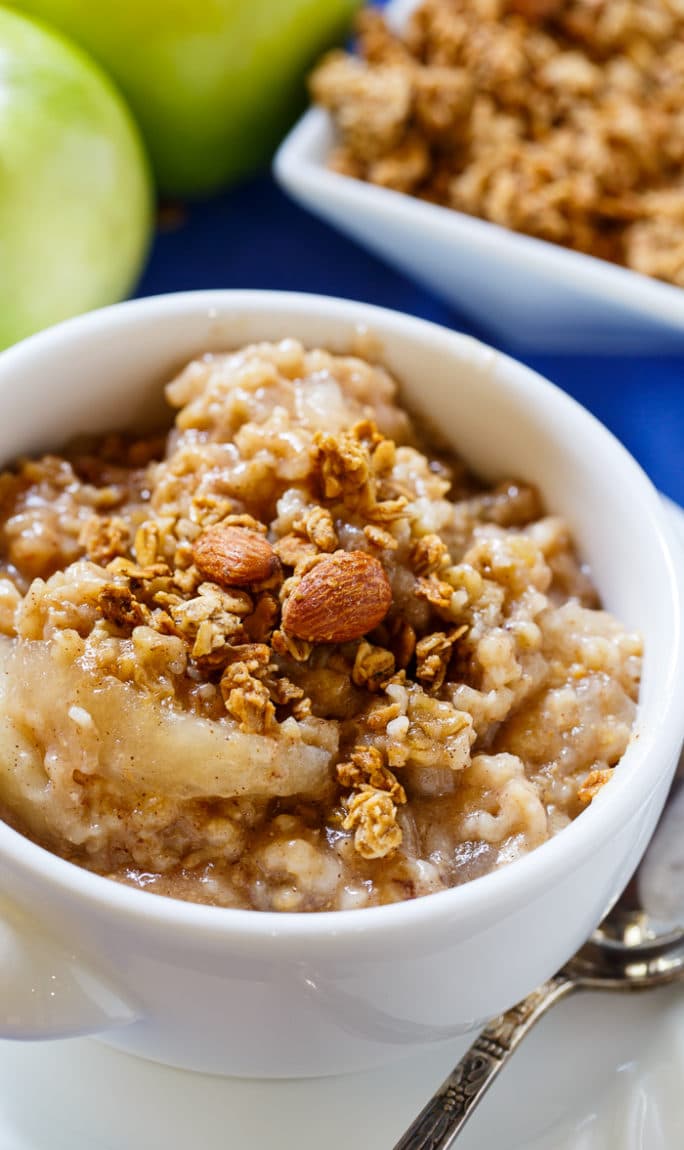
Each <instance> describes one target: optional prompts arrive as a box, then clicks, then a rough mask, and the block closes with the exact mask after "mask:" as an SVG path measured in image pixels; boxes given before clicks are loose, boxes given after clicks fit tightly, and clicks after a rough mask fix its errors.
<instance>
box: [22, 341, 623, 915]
mask: <svg viewBox="0 0 684 1150" xmlns="http://www.w3.org/2000/svg"><path fill="white" fill-rule="evenodd" d="M396 390H397V385H396V383H395V381H394V379H393V378H392V377H391V376H390V375H389V373H388V372H387V371H386V370H385V369H384V368H382V367H381V366H378V365H376V364H372V363H370V362H368V361H366V360H365V359H362V358H360V357H358V356H338V355H333V354H331V353H329V352H327V351H325V350H320V349H313V350H305V349H304V348H303V347H302V346H301V344H299V343H298V342H296V341H295V340H292V339H289V340H284V341H282V342H280V343H278V344H258V345H251V346H249V347H245V348H242V349H240V350H238V351H235V352H232V353H227V354H207V355H205V356H203V357H201V358H198V359H196V360H194V361H193V362H192V363H190V364H188V366H187V367H185V368H184V370H183V371H181V373H180V374H179V375H178V376H177V377H176V378H175V379H173V380H172V381H171V382H170V383H169V384H168V386H167V388H166V395H167V398H168V401H169V403H170V405H171V407H172V408H175V409H176V411H177V414H176V418H175V423H174V426H173V428H172V429H171V431H170V432H169V433H168V435H167V436H162V435H158V436H148V437H146V438H144V439H141V438H138V439H135V438H131V437H126V436H121V435H108V436H106V437H103V438H102V439H100V440H99V441H98V442H96V443H91V444H88V445H76V446H74V447H71V448H69V449H68V450H66V451H65V452H64V453H63V454H61V455H45V456H43V457H41V458H38V459H24V460H21V461H19V462H18V463H17V464H16V466H14V467H13V468H11V469H10V470H8V471H5V472H4V473H3V474H2V476H0V530H1V533H2V534H1V540H2V550H1V554H0V564H1V567H0V631H1V632H2V636H3V637H2V640H1V643H2V645H1V647H0V660H1V663H2V675H1V676H0V747H1V748H2V754H1V755H0V810H1V812H2V816H3V817H4V819H5V820H6V821H7V822H9V823H10V824H11V825H13V826H14V827H16V828H17V829H18V830H20V831H22V832H23V833H25V834H27V835H28V836H30V837H31V838H32V839H34V840H35V841H37V842H39V843H40V844H42V845H43V846H45V847H47V848H48V849H49V850H51V851H53V852H55V853H57V854H59V855H61V856H63V857H65V858H67V859H69V860H71V861H72V862H74V863H77V864H79V865H81V866H84V867H87V868H88V869H91V870H93V871H96V872H98V873H100V874H102V875H106V876H108V877H111V878H114V879H117V880H119V881H122V882H125V883H129V884H132V885H134V886H138V887H143V888H146V889H148V890H151V891H155V892H157V893H161V894H167V895H172V896H175V897H179V898H184V899H189V900H193V901H199V902H205V903H213V904H216V905H220V906H228V907H242V908H254V909H258V910H278V911H316V910H335V909H351V908H356V907H364V906H369V905H377V904H380V903H388V902H394V901H397V900H401V899H407V898H413V897H417V896H420V895H425V894H429V893H431V892H434V891H440V890H444V889H446V888H448V887H451V886H455V885H458V884H460V883H462V882H464V881H466V880H469V879H472V878H476V877H477V876H479V875H482V874H484V873H486V872H488V871H491V870H493V869H495V868H497V867H499V866H501V865H503V864H505V863H508V862H510V861H512V860H514V859H516V858H517V857H519V856H520V855H522V854H525V853H526V852H528V851H530V850H532V849H533V848H535V847H536V846H538V845H539V844H541V843H543V842H544V841H545V840H547V839H548V838H550V837H551V836H553V835H554V834H556V833H557V832H558V831H560V830H562V829H563V828H564V827H565V826H567V824H568V823H569V822H570V821H571V820H572V819H574V818H575V817H576V816H577V815H578V814H579V813H580V812H581V811H582V809H583V807H585V806H586V805H587V804H588V803H589V802H591V800H592V798H593V797H594V796H595V794H596V793H597V792H598V791H599V790H600V789H601V788H602V786H603V785H604V784H605V783H606V782H607V781H608V780H609V779H610V776H611V772H612V770H613V768H614V767H615V765H616V764H617V763H618V761H619V759H620V757H621V756H622V754H623V752H624V750H625V748H626V746H627V744H628V742H629V739H630V732H631V727H632V723H633V719H634V714H635V707H636V700H637V696H638V684H639V674H640V656H641V642H640V639H639V637H638V636H637V635H635V634H633V633H630V632H629V631H627V630H626V629H625V628H624V627H623V626H621V625H620V624H619V623H618V622H617V621H616V620H615V619H613V618H612V617H611V616H610V615H609V614H607V613H606V612H604V611H603V610H600V609H599V606H598V599H597V595H596V591H595V589H594V587H593V584H592V582H591V579H590V576H589V573H588V572H587V570H586V568H585V566H584V565H583V564H582V563H581V561H580V560H579V559H578V557H577V555H576V553H575V550H574V547H573V543H572V540H571V538H570V535H569V532H568V529H567V526H566V525H565V523H564V522H563V521H562V520H561V519H559V518H558V517H557V516H554V515H552V514H548V513H546V511H545V509H544V507H543V503H542V500H541V497H540V495H539V493H538V492H537V491H536V489H535V488H534V487H532V486H530V485H529V484H526V483H525V482H524V481H523V480H522V479H517V478H508V479H505V480H504V481H502V482H497V483H496V484H493V485H492V484H489V485H487V484H483V483H482V482H480V481H478V480H477V479H476V478H474V477H473V476H472V475H471V474H469V472H468V471H467V470H466V468H465V466H464V465H463V464H462V463H460V462H459V460H458V459H457V458H456V457H454V456H453V454H452V453H451V449H450V448H449V449H446V448H445V447H444V445H443V444H441V443H438V442H437V440H436V438H435V436H434V435H430V434H429V433H428V432H426V431H425V429H423V428H422V427H420V426H418V425H417V424H416V422H415V421H413V420H412V419H411V418H410V416H409V415H408V414H407V413H406V412H405V411H404V410H403V409H402V408H401V407H400V406H399V404H398V402H397V398H396Z"/></svg>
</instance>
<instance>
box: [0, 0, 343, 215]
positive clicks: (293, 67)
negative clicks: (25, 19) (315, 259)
mask: <svg viewBox="0 0 684 1150" xmlns="http://www.w3.org/2000/svg"><path fill="white" fill-rule="evenodd" d="M10 5H11V6H13V7H15V8H17V9H20V10H21V11H23V12H28V13H31V14H33V15H35V16H38V17H40V18H42V19H44V20H46V21H48V22H49V23H51V24H53V25H54V26H55V27H56V28H58V29H60V30H61V31H62V32H64V33H66V34H67V35H68V36H70V37H72V39H74V40H75V41H76V42H77V43H79V44H81V45H82V46H83V47H85V48H86V49H87V50H88V51H89V52H90V53H91V54H92V55H93V56H94V57H95V58H96V59H97V60H99V62H100V63H101V64H102V65H103V66H104V67H105V68H106V69H107V71H109V73H110V75H111V76H112V77H113V78H114V80H116V82H117V83H118V85H119V87H120V88H121V90H122V92H123V93H124V95H125V96H126V98H127V99H128V102H129V104H130V106H131V108H132V109H133V112H134V113H135V115H136V117H137V120H138V123H139V125H140V127H141V129H142V132H143V135H144V136H145V139H146V142H147V146H148V150H149V152H150V155H151V157H152V162H153V165H154V168H155V171H156V174H157V180H158V183H159V186H160V188H161V190H162V191H164V192H167V193H171V194H177V195H202V194H208V193H210V192H213V191H216V190H217V189H218V188H220V187H221V186H224V185H226V184H228V183H230V182H231V181H232V180H234V179H235V178H236V177H238V176H240V175H243V174H244V173H246V172H248V171H250V170H251V169H253V168H255V167H258V166H259V165H260V164H262V163H263V162H264V161H265V160H266V159H267V157H268V155H269V153H270V152H271V151H272V149H273V148H274V146H275V145H276V144H277V142H278V140H279V138H280V136H281V135H282V134H283V133H284V132H285V131H286V129H287V127H288V125H289V123H290V122H291V120H292V118H293V117H294V116H295V115H296V113H297V111H298V108H299V106H300V102H301V100H302V94H303V91H304V82H303V81H304V75H305V73H306V71H307V69H308V68H309V66H310V65H311V64H312V63H313V61H314V59H315V58H316V56H317V55H318V54H319V53H320V52H321V51H323V50H324V49H325V48H326V47H328V46H329V45H330V44H332V43H333V42H335V41H336V40H339V39H340V38H341V37H342V36H344V34H345V31H346V30H347V29H348V27H349V23H350V20H351V17H352V14H353V12H354V11H355V10H356V9H357V8H358V7H360V0H248V2H245V0H97V2H93V0H10Z"/></svg>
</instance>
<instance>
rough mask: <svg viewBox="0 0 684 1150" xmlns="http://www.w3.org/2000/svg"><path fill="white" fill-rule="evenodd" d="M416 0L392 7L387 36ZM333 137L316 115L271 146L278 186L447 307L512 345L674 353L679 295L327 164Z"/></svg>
mask: <svg viewBox="0 0 684 1150" xmlns="http://www.w3.org/2000/svg"><path fill="white" fill-rule="evenodd" d="M414 4H415V0H409V2H407V0H395V2H394V3H392V4H390V5H388V8H387V14H388V17H389V19H390V21H391V23H392V24H393V25H394V26H395V27H396V26H397V25H399V24H400V23H401V22H402V21H403V20H404V19H405V18H406V16H407V14H408V12H409V10H410V8H411V7H412V6H414ZM334 139H335V133H334V128H333V124H332V121H331V119H330V117H329V116H328V114H327V113H326V112H324V111H323V110H322V109H320V108H313V109H311V110H310V111H308V112H307V113H306V114H305V115H304V116H303V117H302V119H301V120H300V121H299V123H298V124H296V125H295V127H294V128H293V130H292V131H291V132H290V134H289V135H288V136H287V138H286V139H285V141H284V142H283V144H282V145H281V147H280V149H279V151H278V153H277V155H276V158H275V161H274V172H275V176H276V178H277V180H278V181H279V183H280V184H281V185H282V187H283V188H285V189H286V190H287V191H288V192H289V193H290V195H291V196H292V197H293V198H294V199H295V200H297V201H298V202H299V203H300V204H302V205H303V206H304V207H306V208H308V209H309V210H310V211H312V212H313V213H314V214H315V215H318V216H321V217H322V218H323V219H325V220H327V221H328V222H329V223H331V224H333V225H334V226H335V227H337V228H339V230H340V231H342V232H345V233H346V234H348V235H349V236H351V237H352V238H353V239H355V240H358V241H359V242H360V243H362V244H364V245H365V246H366V247H368V248H370V249H371V250H372V251H373V252H375V253H376V254H377V255H379V256H381V257H382V258H383V259H385V260H386V261H387V262H388V263H390V264H392V265H393V266H394V267H396V268H398V269H399V270H400V271H402V272H405V273H407V274H408V275H410V276H412V277H413V278H414V279H415V280H418V282H419V283H421V284H423V285H424V286H425V287H426V288H428V289H429V290H430V291H432V292H434V293H435V294H436V295H438V296H441V297H442V298H443V299H445V300H447V301H448V302H449V303H451V304H453V305H454V307H456V308H457V309H458V310H459V311H460V312H461V313H462V314H463V315H464V316H466V317H467V318H468V319H469V320H470V321H472V322H473V323H474V324H476V325H477V327H478V330H479V331H481V332H483V333H485V334H486V335H488V336H490V337H491V338H493V339H495V340H497V341H499V342H503V343H505V344H506V345H507V346H509V347H512V348H516V349H518V348H525V347H527V348H531V349H538V350H545V351H564V352H579V353H585V352H606V353H615V352H622V353H624V352H640V353H642V354H643V353H651V354H658V353H664V352H667V353H676V352H682V353H684V288H679V287H674V286H672V285H670V284H666V283H662V282H660V281H658V280H654V279H651V278H649V277H648V276H644V275H641V274H640V273H639V272H634V271H630V270H628V269H627V268H623V267H618V266H617V265H614V264H610V263H608V262H606V261H605V260H600V259H596V258H595V257H593V256H587V255H583V254H581V253H579V252H573V251H570V250H568V249H567V248H562V247H559V246H558V245H556V244H551V243H547V242H545V241H543V240H537V239H534V238H532V237H530V236H525V235H520V234H519V233H516V232H512V231H509V230H507V229H506V228H502V227H500V226H499V225H497V224H491V223H488V222H487V221H485V220H480V219H477V218H475V217H473V216H467V215H465V214H464V213H462V212H457V211H453V210H452V209H450V208H442V207H438V206H436V205H434V204H429V203H426V202H423V201H422V200H418V199H416V198H415V197H413V196H409V195H405V194H403V193H401V192H394V191H390V190H388V189H385V188H380V187H376V186H374V185H371V184H367V183H364V182H362V181H361V180H355V179H351V178H350V177H348V176H342V175H339V174H337V173H336V172H331V171H329V170H328V168H327V167H326V161H327V157H328V155H329V153H330V149H331V147H332V144H333V142H334Z"/></svg>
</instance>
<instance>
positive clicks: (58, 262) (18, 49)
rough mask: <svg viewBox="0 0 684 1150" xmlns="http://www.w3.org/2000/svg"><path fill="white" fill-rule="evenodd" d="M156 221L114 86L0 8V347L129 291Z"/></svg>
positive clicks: (83, 59) (139, 152)
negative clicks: (152, 225)
mask: <svg viewBox="0 0 684 1150" xmlns="http://www.w3.org/2000/svg"><path fill="white" fill-rule="evenodd" d="M151 215H152V197H151V179H150V174H149V170H148V164H147V160H146V158H145V153H144V151H143V146H142V143H141V140H140V137H139V135H138V132H137V129H136V128H135V125H134V124H133V122H132V120H131V117H130V113H129V112H128V110H127V108H126V107H125V105H124V103H123V101H122V99H121V97H120V96H119V94H118V93H117V92H116V91H115V89H114V88H113V86H112V84H111V82H110V81H109V80H108V79H107V77H106V76H104V75H103V74H102V73H101V71H100V69H99V67H98V66H97V65H95V64H93V63H92V62H91V61H90V60H89V59H88V57H87V56H85V55H84V54H83V53H82V52H81V50H80V49H78V48H76V47H75V46H74V45H72V44H70V43H68V41H66V40H64V39H62V37H61V36H58V35H57V34H55V33H54V32H52V31H51V30H48V29H46V28H43V27H41V26H40V25H38V24H35V23H33V21H30V20H27V19H25V18H24V17H22V16H19V15H17V13H16V12H10V11H8V10H7V9H6V8H0V348H2V347H7V346H8V345H9V344H10V343H14V342H15V341H16V340H18V339H22V338H23V337H24V336H27V335H30V334H32V333H33V332H35V331H37V330H38V329H39V328H42V327H46V326H47V325H48V324H51V323H55V322H57V321H58V320H61V319H65V318H66V317H67V316H71V315H75V314H77V313H79V312H83V311H87V310H89V309H90V308H93V307H99V306H100V305H102V304H107V303H113V302H114V301H115V300H118V299H121V297H122V296H124V295H126V294H127V292H128V290H129V289H130V287H131V285H132V283H133V282H134V280H135V278H136V276H137V274H138V272H139V270H140V266H141V263H142V260H143V258H144V256H145V253H146V250H147V245H148V241H149V235H150V224H151Z"/></svg>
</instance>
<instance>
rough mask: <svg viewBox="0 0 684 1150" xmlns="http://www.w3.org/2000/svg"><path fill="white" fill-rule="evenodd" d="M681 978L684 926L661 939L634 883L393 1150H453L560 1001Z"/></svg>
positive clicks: (488, 1036)
mask: <svg viewBox="0 0 684 1150" xmlns="http://www.w3.org/2000/svg"><path fill="white" fill-rule="evenodd" d="M673 789H674V788H673ZM677 979H684V927H677V928H676V929H670V930H666V931H664V932H661V933H659V932H658V931H657V929H656V924H655V921H654V920H653V919H652V918H651V917H650V916H649V915H648V914H647V913H646V912H645V911H644V910H643V909H642V908H641V906H640V900H639V895H638V892H637V880H636V879H633V880H632V882H630V884H629V886H628V887H627V888H626V890H625V891H624V893H623V894H622V896H621V897H620V899H619V901H618V902H617V903H616V905H615V907H614V908H613V910H612V911H611V912H610V914H608V915H607V916H606V918H605V919H604V920H603V922H602V923H601V925H600V926H599V927H598V928H597V930H595V931H594V933H593V935H592V936H591V938H590V939H589V941H588V942H587V943H585V945H584V946H583V947H582V948H581V949H580V950H578V952H577V954H575V955H574V956H573V957H572V958H571V959H570V960H569V962H567V963H566V964H565V966H564V967H562V969H561V970H559V971H558V973H557V974H554V976H553V977H552V978H549V979H548V980H547V981H546V982H544V983H543V984H542V985H541V986H540V987H539V988H538V989H537V990H534V991H532V993H531V994H528V996H527V998H524V999H523V1000H522V1002H519V1003H518V1004H517V1006H513V1007H511V1009H510V1010H507V1011H506V1013H505V1014H502V1015H500V1016H499V1017H498V1018H495V1019H493V1020H492V1021H491V1022H490V1023H489V1025H488V1026H486V1027H485V1028H484V1030H483V1031H482V1032H481V1033H480V1034H479V1035H478V1037H477V1038H476V1039H475V1041H474V1042H473V1044H472V1046H471V1047H470V1049H469V1050H467V1051H466V1053H465V1054H464V1056H463V1058H462V1059H461V1061H460V1062H459V1063H458V1064H457V1065H456V1066H455V1067H454V1069H453V1070H452V1072H451V1074H450V1075H449V1077H448V1078H447V1079H446V1081H445V1082H443V1083H442V1085H441V1086H440V1087H439V1089H438V1090H437V1091H436V1093H435V1094H433V1096H432V1098H431V1099H430V1101H429V1102H428V1103H427V1105H426V1106H425V1107H424V1108H423V1110H421V1112H420V1114H419V1115H418V1117H417V1118H416V1119H415V1121H414V1122H412V1123H411V1125H410V1126H409V1128H408V1130H407V1131H406V1133H405V1134H404V1135H403V1137H402V1138H400V1139H399V1141H398V1142H397V1143H396V1145H395V1147H394V1150H449V1147H451V1146H453V1145H454V1142H455V1141H456V1138H457V1137H458V1135H459V1133H460V1132H461V1130H462V1129H463V1127H464V1126H465V1124H466V1122H467V1121H468V1119H469V1118H470V1116H471V1115H472V1113H473V1111H474V1110H475V1108H476V1107H477V1106H478V1105H479V1103H480V1101H481V1099H482V1098H483V1096H484V1094H485V1093H486V1091H487V1090H488V1089H489V1087H490V1086H491V1084H492V1082H493V1081H494V1079H495V1078H496V1076H497V1075H498V1073H499V1071H500V1070H501V1069H502V1068H503V1067H504V1066H505V1065H506V1063H507V1062H508V1060H509V1058H510V1057H511V1055H512V1054H513V1051H514V1050H516V1048H517V1047H518V1046H519V1044H520V1043H521V1042H522V1040H523V1038H524V1037H525V1035H526V1034H528V1033H529V1031H530V1030H531V1029H532V1027H533V1026H534V1024H535V1022H536V1021H537V1020H538V1019H539V1018H541V1016H542V1015H543V1014H545V1013H546V1011H547V1010H549V1009H550V1007H552V1006H553V1005H554V1004H555V1003H556V1002H559V1001H560V999H561V998H565V997H566V996H567V995H568V994H571V993H574V992H575V991H576V990H623V991H634V990H648V989H650V988H651V987H656V986H665V985H667V983H670V982H674V981H676V980H677Z"/></svg>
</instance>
